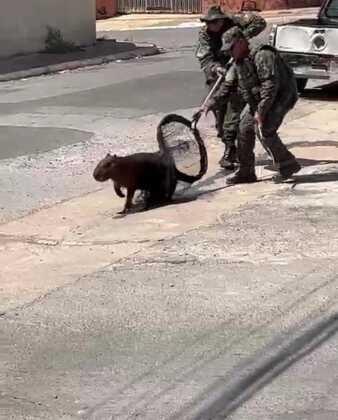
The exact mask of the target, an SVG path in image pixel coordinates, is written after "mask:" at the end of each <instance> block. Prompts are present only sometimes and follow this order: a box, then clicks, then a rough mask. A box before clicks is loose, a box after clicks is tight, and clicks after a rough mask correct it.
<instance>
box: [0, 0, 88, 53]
mask: <svg viewBox="0 0 338 420" xmlns="http://www.w3.org/2000/svg"><path fill="white" fill-rule="evenodd" d="M0 5H1V12H0V56H9V55H13V54H22V53H28V52H33V51H39V50H42V49H44V40H45V37H46V33H47V31H46V26H47V25H50V26H53V27H55V28H58V29H60V30H61V32H62V34H63V37H64V39H65V40H68V41H73V42H75V43H76V44H81V45H88V44H92V43H93V42H94V41H95V12H96V7H95V0H0Z"/></svg>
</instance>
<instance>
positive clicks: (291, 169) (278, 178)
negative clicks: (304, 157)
mask: <svg viewBox="0 0 338 420" xmlns="http://www.w3.org/2000/svg"><path fill="white" fill-rule="evenodd" d="M301 168H302V167H301V166H300V164H299V163H298V162H297V160H296V159H295V160H293V161H291V162H290V163H288V164H284V165H283V166H281V167H280V168H279V174H277V175H274V176H273V177H272V180H273V182H274V183H276V184H279V183H280V182H283V181H285V180H287V179H289V178H291V177H292V175H294V174H296V173H297V172H299V171H300V170H301Z"/></svg>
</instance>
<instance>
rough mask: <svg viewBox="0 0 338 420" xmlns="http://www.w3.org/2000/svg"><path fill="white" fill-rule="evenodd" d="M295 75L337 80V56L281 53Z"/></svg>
mask: <svg viewBox="0 0 338 420" xmlns="http://www.w3.org/2000/svg"><path fill="white" fill-rule="evenodd" d="M281 55H282V57H283V58H284V59H285V61H286V62H287V63H288V64H289V65H290V66H291V67H292V69H293V71H294V73H295V76H296V77H297V78H302V79H322V80H332V81H334V80H338V57H336V56H322V55H317V54H290V53H282V52H281Z"/></svg>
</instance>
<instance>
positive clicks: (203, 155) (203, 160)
mask: <svg viewBox="0 0 338 420" xmlns="http://www.w3.org/2000/svg"><path fill="white" fill-rule="evenodd" d="M170 123H178V124H182V125H184V126H185V127H187V128H188V129H189V130H190V132H191V134H192V136H193V138H194V140H195V142H196V143H197V146H198V150H199V154H200V162H199V163H200V169H199V172H198V173H197V174H196V175H193V182H196V181H198V180H199V179H201V178H202V177H203V176H204V175H205V174H206V172H207V170H208V154H207V150H206V147H205V144H204V141H203V140H202V137H201V135H200V132H199V130H198V129H197V128H196V125H195V124H193V123H192V122H191V121H189V120H188V119H187V118H185V117H183V116H182V115H178V114H168V115H166V116H165V117H164V118H162V120H161V121H160V123H159V124H158V126H157V142H158V145H159V148H160V151H161V152H168V151H169V150H170V146H169V145H168V143H167V141H166V139H165V136H164V134H163V128H164V127H165V126H166V125H167V124H170ZM173 158H174V157H173ZM174 160H175V159H174ZM181 172H182V170H181Z"/></svg>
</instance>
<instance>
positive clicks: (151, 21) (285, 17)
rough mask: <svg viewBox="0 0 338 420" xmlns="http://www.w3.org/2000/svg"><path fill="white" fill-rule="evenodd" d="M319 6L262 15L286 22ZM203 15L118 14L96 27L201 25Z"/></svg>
mask: <svg viewBox="0 0 338 420" xmlns="http://www.w3.org/2000/svg"><path fill="white" fill-rule="evenodd" d="M318 10H319V8H318V7H311V8H302V9H291V10H290V9H289V10H269V11H265V12H262V13H261V15H262V16H263V17H264V18H265V19H266V20H267V21H268V22H269V23H279V22H280V23H285V22H289V21H294V20H297V19H300V18H306V17H308V18H311V17H315V16H316V15H317V13H318ZM200 17H201V15H192V14H191V15H189V14H182V15H181V14H164V13H161V14H130V15H123V16H117V17H113V18H110V19H105V20H98V21H97V23H96V29H97V31H98V32H101V31H130V30H143V29H166V28H189V27H190V28H191V27H198V26H201V25H202V24H201V22H200Z"/></svg>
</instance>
